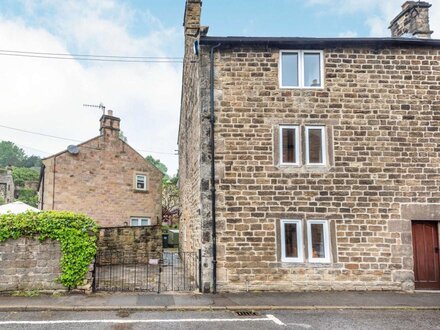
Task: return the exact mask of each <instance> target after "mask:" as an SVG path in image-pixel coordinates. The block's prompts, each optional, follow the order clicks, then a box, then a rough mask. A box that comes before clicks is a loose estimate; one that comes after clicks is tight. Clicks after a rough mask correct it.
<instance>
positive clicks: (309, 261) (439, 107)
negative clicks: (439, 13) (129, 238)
mask: <svg viewBox="0 0 440 330" xmlns="http://www.w3.org/2000/svg"><path fill="white" fill-rule="evenodd" d="M201 5H202V4H201V1H200V0H187V2H186V9H185V18H184V30H185V59H184V67H183V90H182V106H181V115H180V131H179V156H180V158H179V161H180V169H179V175H180V181H179V184H180V189H181V196H182V197H181V203H182V217H181V220H180V230H181V245H182V246H181V248H182V249H184V250H189V251H191V250H195V249H197V248H201V249H202V251H203V258H204V259H203V260H204V261H203V287H204V290H205V291H214V292H215V291H231V290H285V291H296V290H412V289H414V288H416V289H422V288H426V289H440V266H439V242H438V234H439V229H438V228H439V221H440V147H439V146H440V132H439V128H440V40H433V39H431V38H430V37H431V34H432V31H431V30H430V28H429V19H428V10H429V7H430V6H431V5H430V4H428V3H426V2H423V1H421V2H416V1H407V2H405V3H404V4H403V6H402V10H401V12H400V13H399V14H398V15H397V17H396V18H395V19H394V20H393V21H392V22H391V25H390V29H391V31H392V37H390V38H299V37H293V38H276V37H275V38H269V37H262V38H255V37H214V36H208V35H207V32H208V28H207V27H204V26H201V24H200V14H201ZM396 11H397V10H396Z"/></svg>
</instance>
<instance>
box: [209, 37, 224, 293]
mask: <svg viewBox="0 0 440 330" xmlns="http://www.w3.org/2000/svg"><path fill="white" fill-rule="evenodd" d="M220 45H221V43H218V44H217V45H215V46H212V47H211V51H210V54H209V61H210V71H209V102H210V117H209V122H210V124H211V136H210V146H211V214H212V292H213V293H214V294H215V293H217V226H216V217H215V199H216V190H215V136H214V128H215V114H214V50H215V49H216V48H218V47H220Z"/></svg>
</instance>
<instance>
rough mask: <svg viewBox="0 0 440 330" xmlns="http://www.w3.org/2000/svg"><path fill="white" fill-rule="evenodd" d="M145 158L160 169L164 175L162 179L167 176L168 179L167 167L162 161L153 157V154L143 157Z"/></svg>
mask: <svg viewBox="0 0 440 330" xmlns="http://www.w3.org/2000/svg"><path fill="white" fill-rule="evenodd" d="M145 160H147V161H149V162H150V163H151V164H153V165H154V166H155V167H156V168H157V169H158V170H159V171H161V172H162V173H163V174H164V175H165V176H164V179H165V178H167V179H169V176H168V174H167V172H168V167H166V165H165V164H164V163H162V162H161V161H160V159H154V158H153V156H151V155H148V156H147V157H145Z"/></svg>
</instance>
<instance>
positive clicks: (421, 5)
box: [388, 1, 433, 39]
mask: <svg viewBox="0 0 440 330" xmlns="http://www.w3.org/2000/svg"><path fill="white" fill-rule="evenodd" d="M429 7H431V4H429V3H428V2H425V1H406V2H405V3H404V4H403V5H402V11H401V12H400V14H399V15H397V16H396V17H395V18H394V19H393V20H392V21H391V23H390V26H389V27H388V28H389V29H390V30H391V36H392V37H393V38H398V37H401V36H408V37H414V38H424V39H430V38H431V34H432V32H433V31H431V30H430V29H429Z"/></svg>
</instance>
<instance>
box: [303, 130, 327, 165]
mask: <svg viewBox="0 0 440 330" xmlns="http://www.w3.org/2000/svg"><path fill="white" fill-rule="evenodd" d="M305 139H306V146H305V148H306V164H307V165H325V164H326V162H327V157H326V156H327V155H326V154H327V148H326V140H327V138H326V134H325V126H306V127H305Z"/></svg>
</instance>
